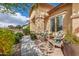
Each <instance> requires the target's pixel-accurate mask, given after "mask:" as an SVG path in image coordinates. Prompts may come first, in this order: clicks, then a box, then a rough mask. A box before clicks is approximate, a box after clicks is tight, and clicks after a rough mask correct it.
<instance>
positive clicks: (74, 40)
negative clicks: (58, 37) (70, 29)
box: [65, 33, 79, 44]
mask: <svg viewBox="0 0 79 59" xmlns="http://www.w3.org/2000/svg"><path fill="white" fill-rule="evenodd" d="M65 40H66V41H68V42H70V43H71V44H79V38H77V37H76V36H75V35H73V34H70V33H67V34H66V36H65Z"/></svg>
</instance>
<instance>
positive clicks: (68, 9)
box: [49, 4, 72, 32]
mask: <svg viewBox="0 0 79 59" xmlns="http://www.w3.org/2000/svg"><path fill="white" fill-rule="evenodd" d="M63 12H65V13H64V14H63V15H65V16H64V19H63V30H64V31H65V32H71V30H72V26H71V25H72V22H71V21H72V20H71V18H70V17H71V15H72V4H66V5H64V6H61V7H60V8H58V9H57V10H55V11H54V12H52V13H51V15H50V17H52V16H55V17H56V16H59V15H61V14H62V13H63ZM50 17H49V19H50Z"/></svg>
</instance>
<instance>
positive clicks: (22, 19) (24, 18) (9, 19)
mask: <svg viewBox="0 0 79 59" xmlns="http://www.w3.org/2000/svg"><path fill="white" fill-rule="evenodd" d="M50 4H51V5H53V6H57V5H59V4H58V3H50ZM29 10H30V6H29V7H28V8H27V10H26V11H23V12H22V11H17V12H16V15H13V14H5V13H4V14H3V13H0V27H7V26H8V25H13V26H16V25H25V24H27V23H28V21H29Z"/></svg>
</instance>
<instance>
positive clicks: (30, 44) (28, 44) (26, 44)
mask: <svg viewBox="0 0 79 59" xmlns="http://www.w3.org/2000/svg"><path fill="white" fill-rule="evenodd" d="M21 56H63V53H62V50H61V49H60V48H55V47H53V46H52V45H50V44H49V42H41V41H40V40H39V41H38V40H37V41H35V42H34V41H32V40H31V38H30V36H24V37H23V38H22V40H21Z"/></svg>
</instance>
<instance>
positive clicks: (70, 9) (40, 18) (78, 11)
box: [30, 3, 79, 33]
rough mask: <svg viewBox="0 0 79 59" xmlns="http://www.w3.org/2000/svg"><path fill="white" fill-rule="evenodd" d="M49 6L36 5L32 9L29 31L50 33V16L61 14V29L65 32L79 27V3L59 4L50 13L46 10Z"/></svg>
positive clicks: (73, 30)
mask: <svg viewBox="0 0 79 59" xmlns="http://www.w3.org/2000/svg"><path fill="white" fill-rule="evenodd" d="M49 10H50V8H45V6H42V7H41V6H38V8H37V10H33V11H34V12H33V11H32V13H31V17H30V18H31V19H30V31H34V32H35V33H43V32H45V31H47V32H48V33H50V32H51V31H50V29H51V26H50V25H51V23H50V22H51V21H50V18H51V17H56V16H59V15H63V30H64V31H65V32H73V33H74V32H75V29H77V28H78V27H79V4H77V3H73V4H71V3H70V4H65V5H64V6H59V8H58V9H56V10H54V11H53V12H51V11H50V13H51V14H49V13H48V15H46V14H47V12H48V11H49Z"/></svg>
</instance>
